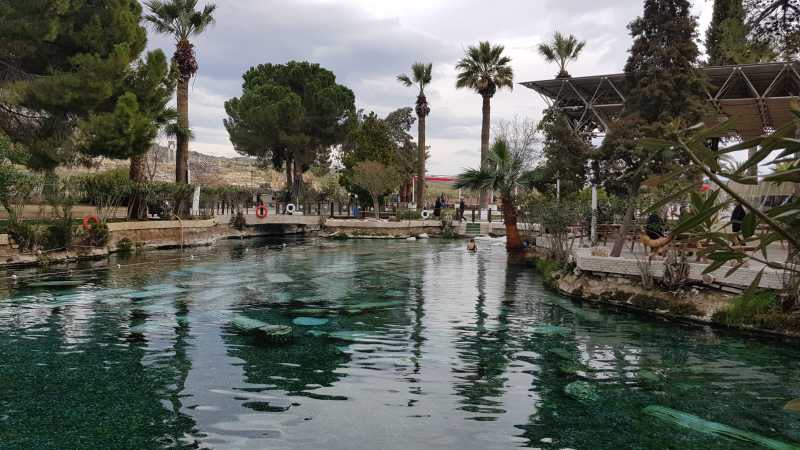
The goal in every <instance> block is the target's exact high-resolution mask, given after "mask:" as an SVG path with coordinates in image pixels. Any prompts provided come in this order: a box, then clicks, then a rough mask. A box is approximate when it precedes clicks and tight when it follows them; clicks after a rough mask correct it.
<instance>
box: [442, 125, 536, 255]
mask: <svg viewBox="0 0 800 450" xmlns="http://www.w3.org/2000/svg"><path fill="white" fill-rule="evenodd" d="M528 176H529V174H528V172H527V170H526V168H525V160H524V157H523V155H522V154H520V153H519V152H514V151H512V150H511V148H510V147H509V145H508V142H507V141H506V140H505V139H503V138H500V139H497V140H496V141H495V143H494V145H493V146H492V149H491V151H490V152H489V154H488V155H487V157H486V162H485V163H484V165H483V167H481V168H480V169H467V170H466V171H465V172H464V173H462V174H460V175H458V176H457V177H456V182H455V187H456V189H471V190H487V191H496V192H499V193H500V199H501V201H502V202H503V223H504V224H505V226H506V249H507V250H508V251H518V250H521V249H522V240H521V239H520V236H519V230H518V229H517V206H516V190H517V188H518V187H521V186H522V183H523V181H524V180H525V179H526V178H527V177H528Z"/></svg>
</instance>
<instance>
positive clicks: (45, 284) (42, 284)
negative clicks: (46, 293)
mask: <svg viewBox="0 0 800 450" xmlns="http://www.w3.org/2000/svg"><path fill="white" fill-rule="evenodd" d="M84 283H85V281H82V280H53V281H34V282H32V283H27V284H25V286H26V287H32V288H71V287H78V286H80V285H82V284H84Z"/></svg>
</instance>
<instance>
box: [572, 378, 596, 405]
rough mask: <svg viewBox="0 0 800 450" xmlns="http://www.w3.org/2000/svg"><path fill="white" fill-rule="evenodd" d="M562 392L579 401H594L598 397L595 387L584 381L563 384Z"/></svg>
mask: <svg viewBox="0 0 800 450" xmlns="http://www.w3.org/2000/svg"><path fill="white" fill-rule="evenodd" d="M564 393H565V394H567V395H569V396H570V397H572V398H574V399H575V400H578V401H581V402H595V401H597V400H599V399H600V396H599V395H598V394H597V387H596V386H595V385H593V384H591V383H587V382H586V381H573V382H572V383H570V384H568V385H566V386H564Z"/></svg>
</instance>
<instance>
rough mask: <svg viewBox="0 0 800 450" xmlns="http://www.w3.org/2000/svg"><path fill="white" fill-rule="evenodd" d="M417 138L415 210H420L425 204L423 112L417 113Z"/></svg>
mask: <svg viewBox="0 0 800 450" xmlns="http://www.w3.org/2000/svg"><path fill="white" fill-rule="evenodd" d="M417 134H418V136H417V140H418V145H419V153H418V156H417V157H418V158H419V161H418V172H417V186H416V190H417V192H416V197H415V198H416V199H417V210H418V211H422V208H423V207H424V206H425V114H419V124H418V125H417Z"/></svg>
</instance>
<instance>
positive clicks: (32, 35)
mask: <svg viewBox="0 0 800 450" xmlns="http://www.w3.org/2000/svg"><path fill="white" fill-rule="evenodd" d="M140 16H141V6H140V4H139V2H138V1H137V0H105V1H103V2H98V1H96V0H73V1H70V2H64V1H60V0H39V1H17V0H0V23H2V24H3V25H2V26H0V94H1V95H0V130H2V131H3V132H4V133H6V134H7V135H8V136H9V138H10V139H11V140H12V141H13V142H15V143H16V144H22V145H24V146H25V147H26V148H27V149H28V151H29V152H30V157H29V158H28V164H29V165H30V166H31V167H32V168H34V169H42V170H52V169H54V168H55V167H57V166H58V165H60V164H63V163H69V162H74V161H75V160H76V158H77V156H78V153H77V152H76V151H77V149H78V148H77V146H76V144H77V142H76V140H75V139H74V138H75V137H76V136H80V135H81V133H76V130H77V127H78V126H79V125H80V124H81V123H85V122H84V120H87V119H89V117H90V116H91V115H92V114H94V113H96V112H98V111H101V112H102V111H104V110H105V111H107V110H108V108H109V107H111V108H113V107H115V105H116V104H117V97H118V96H120V95H122V94H124V92H122V91H121V90H120V89H119V86H120V84H121V83H123V82H124V80H125V78H126V77H127V75H128V74H129V70H130V66H131V62H132V61H135V60H136V58H137V57H138V55H139V54H140V53H141V52H142V51H143V50H144V48H145V43H146V38H147V36H146V32H145V30H144V28H142V27H141V26H140V25H139V20H140ZM123 103H127V104H128V106H130V104H131V102H130V98H128V99H126V100H125V101H123Z"/></svg>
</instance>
